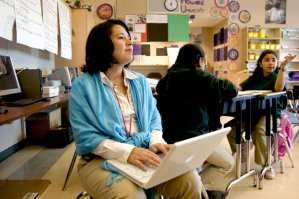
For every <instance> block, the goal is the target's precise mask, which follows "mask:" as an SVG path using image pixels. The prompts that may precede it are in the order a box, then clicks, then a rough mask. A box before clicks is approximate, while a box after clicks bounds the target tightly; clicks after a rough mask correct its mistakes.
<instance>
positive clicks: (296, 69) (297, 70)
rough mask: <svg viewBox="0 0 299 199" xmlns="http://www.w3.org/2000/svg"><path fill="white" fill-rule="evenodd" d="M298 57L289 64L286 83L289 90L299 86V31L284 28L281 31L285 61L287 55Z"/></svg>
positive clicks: (281, 55) (281, 52)
mask: <svg viewBox="0 0 299 199" xmlns="http://www.w3.org/2000/svg"><path fill="white" fill-rule="evenodd" d="M289 53H291V54H293V55H296V58H295V59H294V60H293V61H292V62H291V63H289V66H288V70H287V73H286V81H287V83H288V86H289V88H292V87H293V86H294V85H299V29H295V28H283V29H282V30H281V51H280V57H281V58H282V59H283V58H284V57H285V56H286V55H287V54H289Z"/></svg>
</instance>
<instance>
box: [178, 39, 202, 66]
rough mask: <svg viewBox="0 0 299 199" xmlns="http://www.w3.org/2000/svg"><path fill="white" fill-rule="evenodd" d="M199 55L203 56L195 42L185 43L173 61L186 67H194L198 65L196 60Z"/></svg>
mask: <svg viewBox="0 0 299 199" xmlns="http://www.w3.org/2000/svg"><path fill="white" fill-rule="evenodd" d="M201 57H202V58H204V57H205V55H204V51H203V50H202V48H201V47H200V46H198V45H195V44H185V45H184V46H182V47H181V49H180V51H179V54H178V56H177V59H176V61H175V63H176V64H183V65H185V66H186V67H190V68H193V67H194V68H195V66H196V65H198V61H199V59H200V58H201Z"/></svg>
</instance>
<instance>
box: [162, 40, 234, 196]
mask: <svg viewBox="0 0 299 199" xmlns="http://www.w3.org/2000/svg"><path fill="white" fill-rule="evenodd" d="M204 57H205V56H204V52H203V50H202V49H201V48H200V47H198V46H197V45H195V44H186V45H184V46H183V47H181V49H180V50H179V54H178V57H177V59H176V61H175V64H174V65H173V66H172V67H171V68H170V69H169V71H168V73H167V74H166V76H165V77H164V78H163V79H161V80H160V81H159V82H158V85H157V87H156V89H157V93H158V96H157V100H158V110H159V111H160V114H161V116H162V124H163V133H164V134H163V135H164V139H165V140H166V141H167V142H168V143H173V142H176V141H180V140H184V139H187V138H190V137H194V136H197V135H202V134H205V133H209V132H211V131H212V130H216V129H217V128H220V127H221V125H220V116H221V115H222V110H223V107H222V106H221V104H222V103H223V101H224V100H229V99H231V98H233V97H235V96H236V95H237V93H238V90H237V87H236V86H235V85H234V84H233V83H231V82H230V81H229V80H225V79H219V78H216V77H215V76H214V75H211V74H209V73H208V72H205V71H204ZM215 112H216V114H215ZM198 153H200V151H198ZM207 162H208V163H209V164H210V165H209V166H208V167H207V168H205V169H204V170H203V171H202V172H201V173H200V175H201V178H202V182H203V184H204V186H205V188H206V189H207V190H213V189H214V187H213V183H214V182H215V181H217V179H221V178H222V177H223V176H225V175H226V174H228V173H229V172H230V171H231V170H232V169H233V166H234V158H233V156H232V155H231V154H230V153H229V152H228V151H227V150H226V149H225V148H224V147H223V146H221V145H219V146H218V147H217V148H216V149H215V150H214V152H213V153H212V154H211V155H210V156H209V157H208V159H207ZM209 193H211V192H209Z"/></svg>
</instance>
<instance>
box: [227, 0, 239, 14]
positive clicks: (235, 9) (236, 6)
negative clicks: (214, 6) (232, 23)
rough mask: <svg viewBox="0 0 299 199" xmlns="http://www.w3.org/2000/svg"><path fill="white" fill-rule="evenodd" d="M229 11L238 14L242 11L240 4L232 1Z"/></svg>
mask: <svg viewBox="0 0 299 199" xmlns="http://www.w3.org/2000/svg"><path fill="white" fill-rule="evenodd" d="M228 9H229V11H230V12H238V11H239V9H240V4H239V2H237V1H231V2H229V3H228Z"/></svg>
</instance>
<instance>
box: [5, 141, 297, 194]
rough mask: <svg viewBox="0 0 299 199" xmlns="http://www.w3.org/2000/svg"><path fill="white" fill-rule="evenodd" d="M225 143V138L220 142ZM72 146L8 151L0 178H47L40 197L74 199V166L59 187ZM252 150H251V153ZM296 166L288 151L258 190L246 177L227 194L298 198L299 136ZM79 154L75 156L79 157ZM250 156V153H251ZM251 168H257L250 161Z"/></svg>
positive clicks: (76, 182) (77, 185)
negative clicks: (11, 153) (281, 171)
mask: <svg viewBox="0 0 299 199" xmlns="http://www.w3.org/2000/svg"><path fill="white" fill-rule="evenodd" d="M222 144H224V145H226V146H227V141H226V140H224V141H223V143H222ZM74 150H75V146H74V143H72V144H70V145H68V146H67V147H65V148H63V149H49V148H44V147H41V146H27V147H25V148H23V149H22V150H20V151H18V152H16V153H15V154H13V155H11V156H10V157H9V158H7V159H6V160H4V161H2V162H1V163H0V179H49V180H51V184H50V185H49V186H48V187H47V189H46V190H45V191H44V192H43V194H42V195H41V199H56V198H62V199H75V198H76V196H77V195H78V194H79V193H80V192H82V191H83V188H82V187H81V185H80V181H79V177H78V175H77V172H76V166H75V168H74V170H73V173H72V175H71V177H70V179H69V183H68V185H67V190H66V191H62V186H63V183H64V180H65V176H66V173H67V170H68V168H69V164H70V162H71V159H72V157H73V153H74ZM252 152H253V150H251V154H252ZM292 153H293V156H294V160H295V168H291V163H290V161H289V159H288V157H287V155H286V156H285V157H284V158H283V160H284V164H285V173H284V174H281V173H280V168H279V166H276V167H275V171H276V178H275V179H274V180H264V184H263V185H264V186H263V187H264V188H263V189H262V190H259V189H258V188H256V187H253V186H252V185H253V177H248V178H246V179H244V180H243V181H241V182H240V183H239V184H237V185H235V186H233V188H232V189H231V191H230V193H229V196H228V198H229V199H230V198H232V199H249V198H250V199H252V198H255V199H259V198H271V199H278V198H288V199H298V198H299V191H298V187H299V180H298V179H299V170H298V167H299V138H297V140H295V142H294V148H293V150H292ZM78 159H79V158H77V160H78ZM251 160H253V157H252V155H251ZM251 167H252V168H254V169H258V170H259V169H260V168H259V167H258V166H257V165H255V164H254V163H251ZM234 177H235V171H233V172H232V173H231V174H229V175H228V176H227V177H226V178H224V179H222V180H221V181H220V182H219V183H218V184H217V185H218V187H219V189H221V190H224V189H225V187H226V184H227V183H228V182H229V181H231V180H232V179H234Z"/></svg>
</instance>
